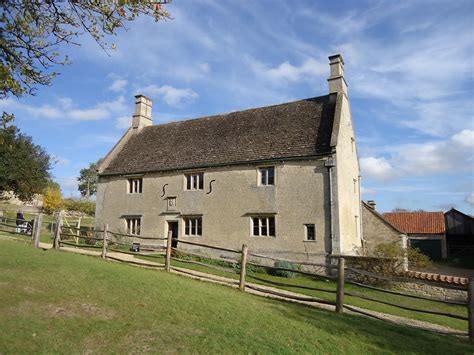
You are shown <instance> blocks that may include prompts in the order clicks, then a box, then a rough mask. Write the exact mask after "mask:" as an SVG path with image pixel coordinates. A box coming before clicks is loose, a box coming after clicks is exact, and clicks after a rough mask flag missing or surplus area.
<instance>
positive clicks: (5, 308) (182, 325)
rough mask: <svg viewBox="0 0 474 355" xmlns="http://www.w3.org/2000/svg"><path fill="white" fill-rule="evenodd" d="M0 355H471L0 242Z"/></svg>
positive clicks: (397, 330) (444, 342)
mask: <svg viewBox="0 0 474 355" xmlns="http://www.w3.org/2000/svg"><path fill="white" fill-rule="evenodd" d="M0 299H1V300H2V302H1V303H0V319H1V320H2V321H1V322H0V353H2V354H8V353H46V352H47V353H53V352H59V353H85V352H87V353H141V352H159V353H164V352H166V353H176V352H179V353H203V352H206V353H350V354H367V353H430V354H447V353H457V354H462V353H472V352H473V351H474V347H472V346H470V345H469V344H468V343H467V341H464V340H461V339H458V338H454V337H449V336H441V335H437V334H433V333H430V332H424V331H418V330H414V329H410V328H405V327H399V326H394V325H391V324H388V323H384V322H380V321H375V320H371V319H367V318H363V317H357V316H350V315H345V314H343V315H336V314H335V313H333V312H327V311H322V310H318V309H314V308H311V307H307V306H303V305H297V304H291V303H286V302H280V301H275V300H270V299H266V298H263V297H258V296H253V295H249V294H245V293H242V292H239V291H238V290H235V289H231V288H229V287H225V286H219V285H214V284H209V283H204V282H200V281H196V280H191V279H188V278H185V277H180V276H177V275H173V274H168V273H165V272H164V271H157V270H149V269H143V268H137V267H133V266H129V265H123V264H119V263H113V262H105V261H103V260H101V259H98V258H93V257H86V256H82V255H77V254H72V253H65V252H61V251H54V250H50V251H43V250H41V249H34V248H32V247H31V246H30V245H28V244H26V243H23V242H19V241H13V240H0Z"/></svg>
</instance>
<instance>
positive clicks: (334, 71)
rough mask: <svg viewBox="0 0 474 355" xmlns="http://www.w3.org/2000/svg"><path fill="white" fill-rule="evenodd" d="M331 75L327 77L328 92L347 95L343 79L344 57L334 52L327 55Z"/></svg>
mask: <svg viewBox="0 0 474 355" xmlns="http://www.w3.org/2000/svg"><path fill="white" fill-rule="evenodd" d="M329 67H330V68H331V76H330V77H329V79H328V83H329V93H330V94H332V93H335V92H340V93H344V94H346V95H347V83H346V79H344V59H342V55H340V54H336V55H332V56H330V57H329Z"/></svg>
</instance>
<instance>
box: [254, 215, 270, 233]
mask: <svg viewBox="0 0 474 355" xmlns="http://www.w3.org/2000/svg"><path fill="white" fill-rule="evenodd" d="M252 234H253V235H254V236H256V237H274V236H275V217H252Z"/></svg>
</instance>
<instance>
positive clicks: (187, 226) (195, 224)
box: [184, 217, 202, 237]
mask: <svg viewBox="0 0 474 355" xmlns="http://www.w3.org/2000/svg"><path fill="white" fill-rule="evenodd" d="M184 235H186V236H191V237H200V236H202V218H201V217H196V218H184Z"/></svg>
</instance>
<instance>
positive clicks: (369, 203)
mask: <svg viewBox="0 0 474 355" xmlns="http://www.w3.org/2000/svg"><path fill="white" fill-rule="evenodd" d="M367 205H368V206H369V207H370V208H371V209H373V210H374V211H375V206H376V204H375V201H374V200H368V201H367Z"/></svg>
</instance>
